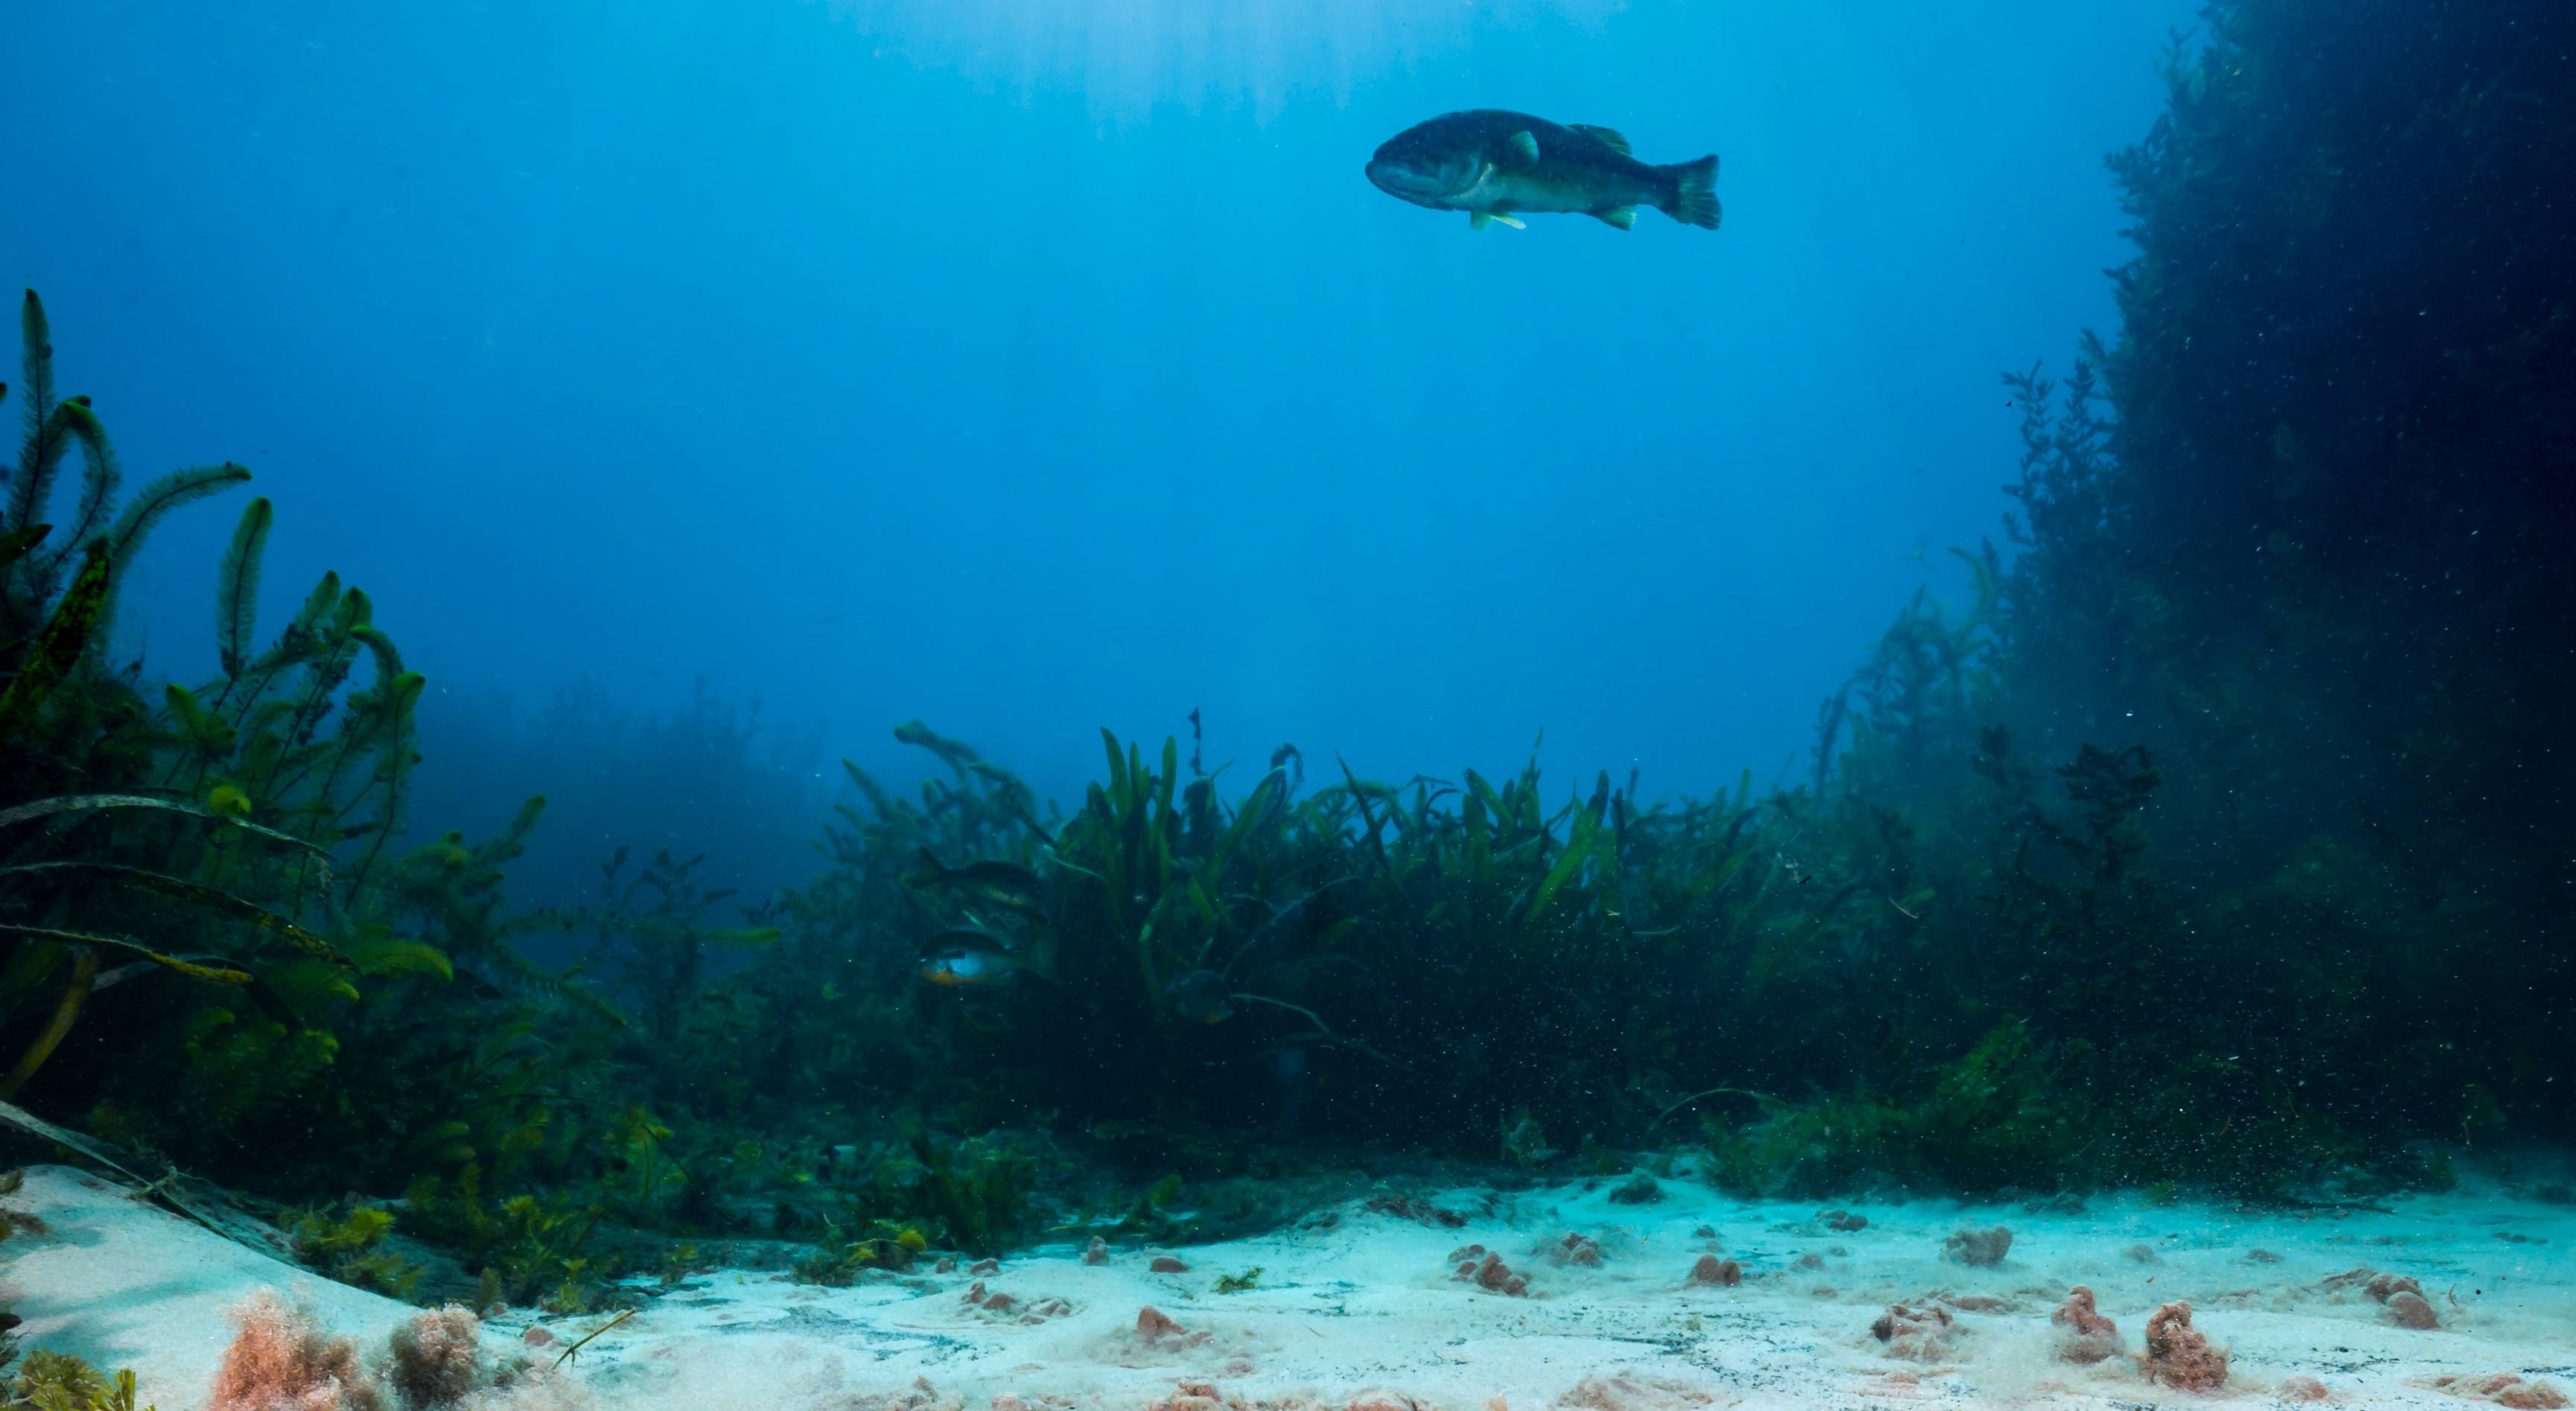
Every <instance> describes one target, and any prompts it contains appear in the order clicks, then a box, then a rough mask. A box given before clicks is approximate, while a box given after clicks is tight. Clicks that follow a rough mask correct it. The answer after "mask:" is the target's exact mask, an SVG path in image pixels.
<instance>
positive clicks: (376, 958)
mask: <svg viewBox="0 0 2576 1411" xmlns="http://www.w3.org/2000/svg"><path fill="white" fill-rule="evenodd" d="M345 949H346V950H347V952H348V956H349V959H351V960H352V961H355V962H356V963H357V966H358V973H359V974H361V975H435V976H437V977H438V978H440V979H442V980H453V979H455V978H456V967H455V966H453V965H451V964H449V963H448V959H447V955H446V953H445V952H443V951H441V950H439V949H438V947H436V946H433V945H431V944H429V943H428V942H426V941H416V940H413V939H411V938H410V937H408V936H371V937H368V938H367V939H365V940H359V941H352V942H350V943H348V945H347V946H346V947H345Z"/></svg>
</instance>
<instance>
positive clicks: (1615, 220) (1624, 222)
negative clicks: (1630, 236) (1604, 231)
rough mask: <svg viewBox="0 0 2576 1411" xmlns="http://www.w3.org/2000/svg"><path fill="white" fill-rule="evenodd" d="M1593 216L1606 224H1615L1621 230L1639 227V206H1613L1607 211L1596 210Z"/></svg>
mask: <svg viewBox="0 0 2576 1411" xmlns="http://www.w3.org/2000/svg"><path fill="white" fill-rule="evenodd" d="M1592 218H1593V219H1594V220H1597V221H1600V222H1601V223H1602V224H1604V225H1615V226H1617V227H1619V228H1620V229H1621V230H1634V229H1636V228H1637V208H1636V207H1634V206H1612V207H1611V208H1609V209H1608V210H1606V211H1594V212H1593V213H1592Z"/></svg>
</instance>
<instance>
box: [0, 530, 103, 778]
mask: <svg viewBox="0 0 2576 1411" xmlns="http://www.w3.org/2000/svg"><path fill="white" fill-rule="evenodd" d="M107 589H108V553H107V550H106V548H105V547H104V546H103V545H99V544H92V545H91V546H90V549H89V555H88V557H87V558H86V559H84V560H83V561H82V563H81V571H80V576H79V577H77V578H75V579H73V580H72V586H71V591H70V592H68V593H65V594H64V595H63V600H62V602H61V603H60V604H58V605H57V606H56V607H55V608H54V613H53V616H51V617H50V618H47V619H46V621H45V628H44V630H43V631H42V632H40V633H38V634H37V635H36V644H35V648H34V650H32V651H30V652H29V653H28V654H27V659H26V661H25V662H24V663H23V664H21V665H20V666H19V668H18V675H17V677H16V679H14V680H12V681H11V682H10V683H9V689H8V690H7V691H6V692H0V738H6V737H7V736H11V735H15V734H17V733H18V732H19V731H21V730H24V729H25V728H27V725H28V723H29V722H31V721H33V720H34V719H35V716H36V709H37V707H39V706H41V705H43V704H44V703H45V698H46V697H48V696H50V695H52V694H53V692H54V688H55V687H56V686H59V685H61V684H62V681H63V678H64V677H66V676H68V675H70V674H71V670H72V667H73V666H74V665H75V664H77V663H78V662H79V661H80V658H81V653H83V652H84V651H87V650H88V649H89V639H90V634H91V633H92V631H94V630H95V629H96V628H97V626H98V620H99V617H100V616H101V615H102V614H103V613H105V612H106V611H107Z"/></svg>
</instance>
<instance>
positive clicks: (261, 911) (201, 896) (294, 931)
mask: <svg viewBox="0 0 2576 1411" xmlns="http://www.w3.org/2000/svg"><path fill="white" fill-rule="evenodd" d="M70 873H91V874H95V875H97V876H100V877H105V878H114V879H118V880H122V881H124V882H127V883H130V884H132V885H134V886H136V887H139V888H141V889H142V890H144V891H147V892H158V893H160V894H161V895H163V896H166V897H170V898H173V899H175V900H179V901H187V902H194V903H196V904H198V905H200V906H204V907H207V908H209V909H212V910H215V911H219V912H222V913H223V914H225V915H227V916H230V917H232V918H234V919H235V920H239V921H247V922H249V923H250V924H251V925H253V926H256V927H258V928H259V929H260V930H262V931H265V932H267V933H268V934H270V935H272V936H276V937H278V938H279V939H281V940H283V941H285V942H286V943H287V944H288V945H290V946H293V947H294V948H295V949H297V950H300V951H302V952H304V953H305V954H307V955H310V956H313V957H315V958H316V959H320V960H326V961H329V962H330V963H331V964H333V965H335V966H338V967H339V968H340V969H342V970H349V971H354V970H356V969H357V968H358V967H357V966H356V965H355V964H353V963H351V961H350V960H349V957H347V956H345V955H342V954H341V953H340V951H339V949H338V948H337V947H335V946H333V945H332V944H331V943H330V942H329V941H326V940H324V939H322V938H321V937H320V936H317V935H314V934H313V933H312V932H310V931H307V930H305V929H304V928H303V927H302V926H299V925H297V924H295V922H294V921H293V920H291V919H289V918H287V917H284V916H281V915H279V914H278V913H276V912H274V911H271V910H269V909H268V908H267V907H264V906H261V905H260V904H259V903H257V902H254V901H248V900H245V899H243V898H241V897H237V896H234V895H233V894H232V893H230V892H227V891H223V890H221V889H220V888H216V887H209V886H207V885H206V884H204V883H202V882H191V881H188V880H186V879H185V878H180V877H173V876H170V875H169V874H167V873H163V872H154V871H152V870H150V869H149V868H142V867H128V866H126V865H125V864H123V863H121V862H88V861H63V862H24V863H20V864H18V865H17V866H14V867H0V877H7V876H40V875H47V874H70Z"/></svg>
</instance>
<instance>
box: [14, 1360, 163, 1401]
mask: <svg viewBox="0 0 2576 1411" xmlns="http://www.w3.org/2000/svg"><path fill="white" fill-rule="evenodd" d="M0 1365H5V1363H0ZM9 1391H10V1398H11V1400H10V1403H9V1404H11V1405H13V1406H26V1407H30V1408H33V1411H135V1389H134V1373H133V1372H132V1371H131V1370H119V1371H118V1372H117V1373H116V1374H115V1375H114V1376H105V1375H102V1374H101V1373H100V1372H99V1370H98V1369H97V1368H95V1367H92V1366H91V1365H89V1364H88V1363H87V1362H84V1361H82V1360H81V1359H79V1358H77V1357H73V1356H70V1355H69V1354H67V1353H60V1352H46V1351H43V1350H38V1351H35V1352H30V1353H28V1354H27V1355H26V1357H25V1358H24V1359H23V1360H21V1361H20V1362H19V1363H18V1370H17V1374H16V1375H15V1376H13V1377H11V1378H10V1382H9ZM146 1411H151V1408H146Z"/></svg>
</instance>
